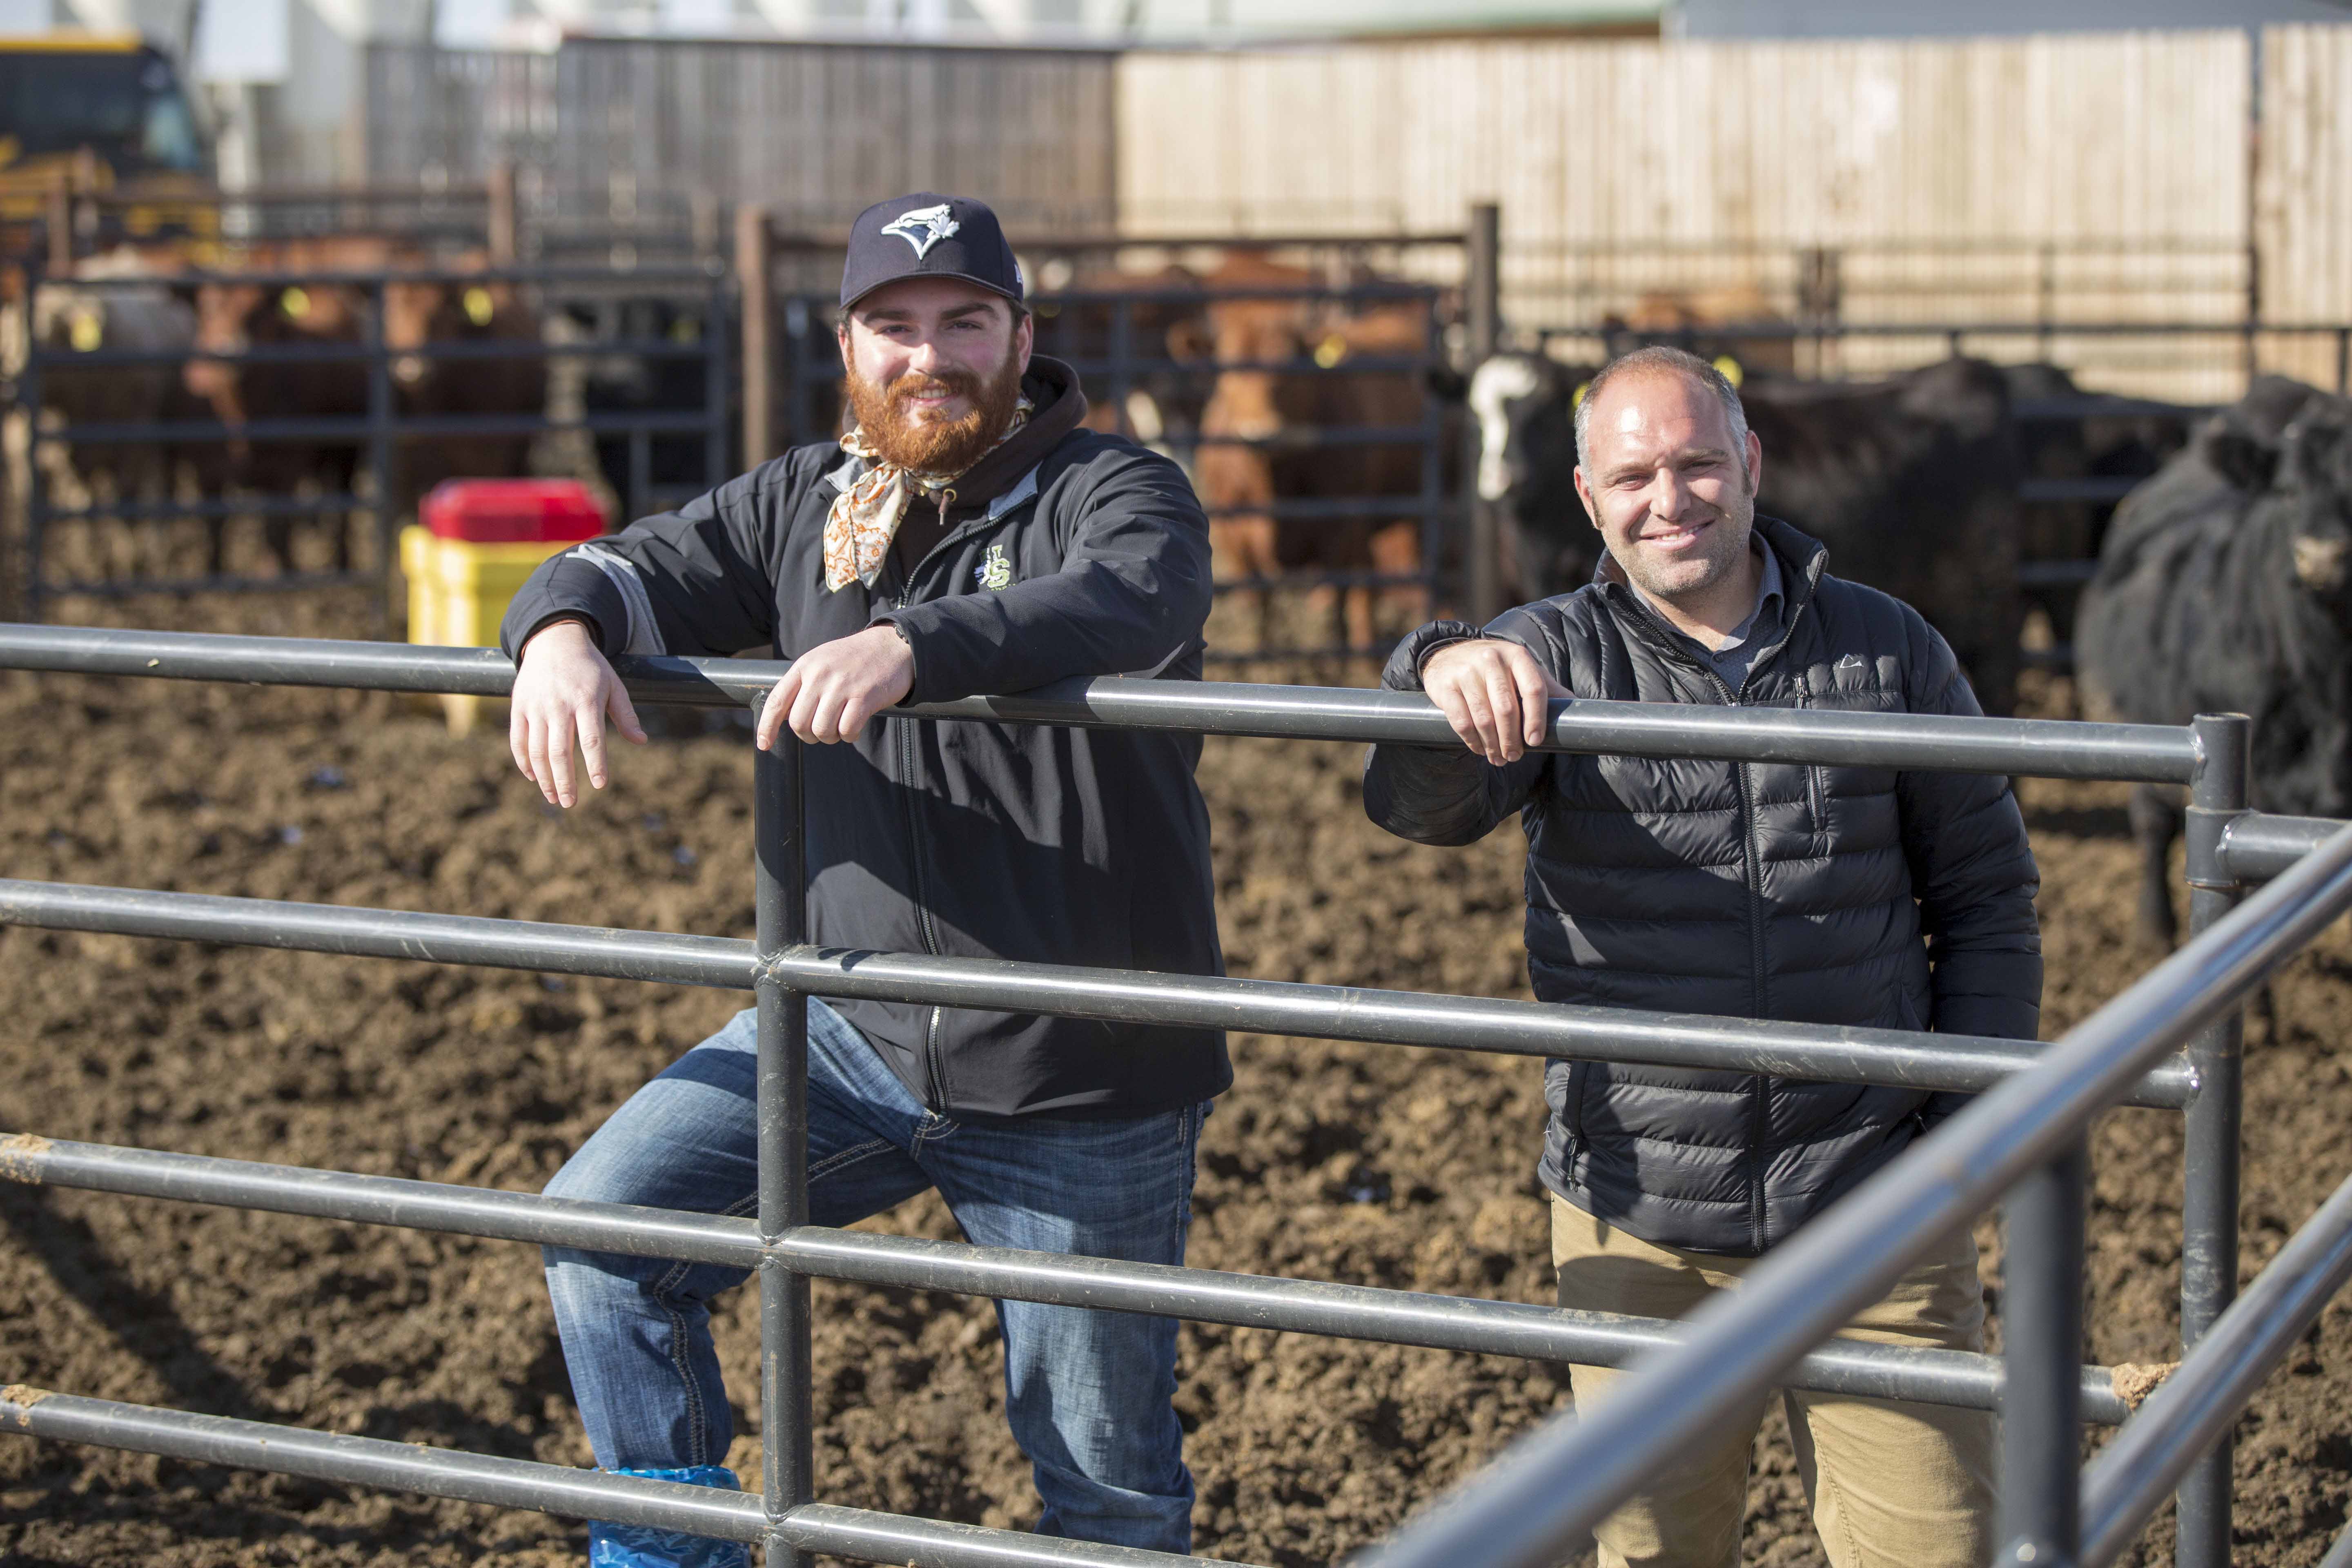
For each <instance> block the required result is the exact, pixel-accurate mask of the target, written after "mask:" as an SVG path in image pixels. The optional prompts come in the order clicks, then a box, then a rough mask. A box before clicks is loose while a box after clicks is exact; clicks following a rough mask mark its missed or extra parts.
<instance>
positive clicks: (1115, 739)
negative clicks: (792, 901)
mask: <svg viewBox="0 0 2352 1568" xmlns="http://www.w3.org/2000/svg"><path fill="white" fill-rule="evenodd" d="M1024 386H1025V388H1026V390H1027V391H1028V392H1029V394H1030V395H1031V396H1032V397H1033V398H1034V399H1036V400H1037V401H1038V402H1039V405H1040V406H1039V408H1038V410H1037V412H1036V414H1035V415H1034V416H1033V418H1032V419H1031V421H1030V423H1029V425H1028V426H1026V427H1025V428H1024V429H1023V430H1022V431H1020V432H1019V433H1018V434H1016V435H1015V436H1014V437H1013V439H1012V440H1011V441H1008V442H1007V443H1005V444H1004V445H1003V447H998V448H997V449H996V450H995V451H994V452H992V453H991V454H990V455H989V456H988V457H986V458H982V460H981V461H980V463H978V464H977V465H975V466H974V467H973V468H971V470H970V471H969V472H968V473H966V474H965V475H964V476H963V479H962V480H961V481H960V482H959V484H958V485H957V486H956V487H955V489H954V492H953V500H951V501H950V503H949V506H948V509H947V513H946V516H945V518H944V520H942V519H941V518H940V516H939V515H938V514H937V512H936V511H934V510H933V509H932V508H931V507H930V506H929V503H928V502H926V501H925V500H922V499H921V498H918V499H917V500H916V501H915V503H914V504H915V508H916V509H917V510H916V512H915V513H914V514H913V515H910V516H909V518H908V522H907V523H906V524H905V525H902V528H901V537H902V539H908V538H911V539H913V540H916V541H919V542H921V543H922V544H923V545H925V546H926V548H925V549H924V552H922V553H921V554H920V555H919V558H917V559H916V560H915V561H914V563H913V565H912V569H911V572H909V571H908V570H907V569H906V566H905V563H904V562H903V561H902V556H904V555H906V554H908V553H911V552H899V551H894V552H892V554H891V556H890V557H889V558H888V559H887V561H886V562H885V563H884V565H883V567H882V569H881V574H880V575H879V576H877V579H876V582H875V586H874V589H873V591H872V592H870V593H869V592H868V591H867V590H866V588H865V587H864V586H863V585H862V584H857V583H851V584H848V585H847V586H845V587H844V588H842V589H841V590H840V591H839V592H837V593H836V592H829V591H828V590H827V589H826V587H825V585H824V551H823V548H822V541H823V535H824V521H825V513H826V511H827V510H828V509H829V508H830V507H831V506H832V504H833V500H834V498H835V496H836V495H838V494H839V493H840V491H841V489H842V487H843V486H844V485H845V483H847V482H848V481H849V480H850V479H854V478H855V477H856V474H857V473H858V472H860V471H861V468H862V465H861V464H860V463H859V462H858V460H856V459H854V458H846V457H845V455H844V454H843V452H842V451H841V449H840V447H837V446H835V445H833V444H830V443H828V444H825V445H823V446H814V447H800V448H797V449H796V450H793V451H791V452H787V453H786V454H784V456H782V457H781V458H776V459H775V460H774V461H772V462H769V463H765V464H762V465H761V467H759V468H755V469H753V470H752V471H751V473H749V474H746V475H744V476H743V477H742V478H740V479H734V480H732V481H730V482H729V483H728V484H725V485H723V486H721V487H719V489H717V490H715V491H713V492H711V493H710V494H709V495H706V496H704V497H702V498H701V499H699V500H696V501H694V502H692V503H690V504H689V505H688V506H686V507H684V508H682V509H681V510H678V511H677V512H675V513H671V514H667V515H664V516H660V517H653V518H647V519H646V520H645V521H641V522H637V523H635V524H633V525H631V526H630V527H629V528H628V529H626V530H625V531H622V532H621V533H619V534H617V535H614V536H613V537H611V538H607V539H602V540H597V541H594V542H592V543H591V544H588V545H584V546H582V547H581V548H579V549H577V550H574V551H572V552H567V553H565V554H563V555H559V556H557V557H555V558H554V559H553V560H551V561H550V562H549V563H546V564H545V565H543V566H541V568H540V569H539V571H538V572H536V573H535V574H533V575H532V576H531V578H530V582H528V583H527V584H524V586H523V589H522V591H521V593H520V595H518V596H517V597H516V599H515V602H514V605H513V606H512V607H511V608H510V609H509V612H508V614H507V618H506V625H505V628H504V639H503V640H504V642H505V645H506V648H507V651H508V653H509V655H512V654H514V653H515V652H516V651H517V649H518V648H520V646H521V644H522V643H523V642H524V641H526V640H528V638H529V637H530V634H531V633H532V632H533V631H535V630H537V629H538V628H539V627H540V626H544V625H545V624H547V623H548V622H549V621H551V620H554V619H557V618H560V617H562V616H581V617H583V618H585V619H586V620H587V622H588V623H589V625H590V629H591V632H592V635H593V636H594V637H596V638H597V641H598V643H599V645H600V646H601V647H603V648H604V651H605V652H607V653H608V654H617V653H623V652H628V653H657V652H667V653H673V654H703V655H723V654H732V653H737V652H740V651H742V650H743V649H746V648H753V647H762V646H765V645H768V644H773V645H774V647H775V648H776V651H777V654H778V656H779V657H781V658H795V657H797V656H799V655H800V654H802V653H804V652H806V651H807V650H808V649H810V648H812V647H815V646H816V645H817V644H819V643H824V642H830V641H832V640H833V639H835V638H836V637H848V636H850V635H852V634H854V633H856V632H858V631H861V630H863V629H865V628H866V626H870V625H873V624H875V623H876V622H877V621H890V622H895V623H896V624H897V625H898V627H899V628H900V630H901V632H902V634H903V635H904V636H905V637H906V639H907V641H908V645H909V647H912V649H913V650H914V656H915V678H914V679H915V684H914V690H913V692H912V693H911V694H910V700H915V701H933V700H942V699H950V698H957V697H964V696H970V695H972V694H975V693H993V692H1006V691H1021V690H1025V689H1028V688H1030V687H1034V686H1039V685H1043V684H1044V683H1045V682H1046V681H1049V680H1055V679H1061V678H1063V677H1065V676H1074V675H1108V674H1118V673H1129V674H1143V675H1153V676H1159V677H1162V678H1165V679H1193V680H1197V679H1200V672H1201V652H1202V641H1201V628H1202V624H1203V622H1204V621H1205V620H1206V619H1207V616H1208V611H1209V597H1210V575H1209V542H1208V524H1207V521H1206V520H1205V519H1204V518H1203V517H1202V512H1201V506H1200V502H1199V501H1198V500H1196V499H1195V498H1194V497H1193V494H1192V487H1191V486H1190V485H1189V484H1188V483H1187V482H1186V481H1185V479H1184V475H1183V473H1182V471H1181V469H1179V468H1177V467H1176V466H1175V465H1174V464H1173V463H1171V462H1169V461H1168V460H1167V459H1166V458H1160V457H1158V456H1156V455H1154V454H1152V453H1150V452H1148V451H1145V450H1143V449H1142V448H1141V447H1137V446H1136V445H1135V444H1133V443H1132V442H1129V441H1126V440H1122V439H1120V438H1119V437H1115V436H1101V435H1096V434H1094V433H1092V432H1090V431H1087V430H1083V429H1080V428H1079V427H1078V420H1079V419H1080V417H1081V416H1083V414H1084V412H1085V407H1086V403H1085V398H1084V396H1083V395H1081V394H1080V392H1079V391H1078V389H1077V386H1076V380H1075V377H1073V376H1072V375H1071V374H1070V372H1069V370H1068V368H1067V367H1066V366H1064V365H1062V364H1060V363H1057V362H1055V361H1052V360H1045V359H1036V360H1033V361H1032V363H1031V366H1030V374H1029V376H1028V378H1027V380H1026V382H1025V383H1024ZM942 521H944V523H945V525H946V526H945V531H944V534H941V533H940V524H941V522H942ZM804 754H805V761H804V763H803V767H804V770H805V771H804V774H803V777H804V780H805V785H804V787H805V791H806V795H805V798H806V801H807V818H808V831H809V844H808V870H809V890H808V893H809V901H808V912H809V931H810V937H811V940H812V941H814V942H817V943H819V944H821V945H824V946H829V947H850V948H875V949H883V950H888V951H893V952H917V953H944V954H948V955H951V956H955V957H962V958H1009V959H1020V960H1024V961H1028V962H1033V963H1060V964H1098V965H1105V966H1109V967H1115V968H1120V969H1149V970H1161V971H1170V972H1175V973H1189V974H1215V973H1222V972H1223V958H1222V956H1221V955H1220V952H1219V951H1218V946H1217V927H1216V917H1215V913H1214V910H1213V903H1212V896H1213V895H1212V886H1213V885H1212V882H1211V879H1210V870H1209V821H1208V811H1207V808H1206V807H1205V806H1204V805H1202V800H1201V793H1200V790H1199V788H1198V787H1197V785H1196V784H1194V782H1193V776H1192V773H1193V766H1194V764H1195V763H1197V762H1198V760H1199V757H1200V741H1199V739H1198V737H1187V736H1180V735H1173V734H1163V733H1152V732H1147V731H1119V730H1072V729H1055V728H1049V727H1045V726H1041V725H1014V724H987V723H970V722H941V721H931V720H917V719H911V718H906V717H903V716H899V715H896V714H892V713H888V712H887V711H886V712H885V713H884V714H882V715H880V716H878V717H877V718H876V719H875V720H874V721H872V722H870V723H868V724H867V725H866V731H865V733H864V734H863V735H862V736H861V737H860V738H859V739H858V741H857V742H856V743H855V744H847V745H830V746H810V747H808V748H806V751H805V753H804ZM834 1005H835V1007H836V1008H837V1009H838V1010H839V1011H840V1012H841V1014H842V1016H845V1018H847V1019H848V1020H849V1021H850V1022H851V1023H853V1024H855V1025H856V1026H857V1027H858V1028H859V1029H860V1030H861V1031H863V1032H864V1033H865V1035H866V1037H867V1038H868V1039H869V1040H871V1041H873V1042H874V1044H875V1046H876V1047H877V1049H878V1050H879V1051H880V1053H881V1055H882V1057H883V1058H884V1059H885V1060H887V1062H888V1063H889V1064H890V1066H891V1068H892V1069H893V1070H895V1071H896V1072H897V1073H898V1076H899V1078H900V1079H903V1080H904V1081H905V1082H906V1084H907V1087H908V1089H910V1090H912V1091H913V1092H914V1093H915V1094H916V1095H917V1096H918V1097H919V1098H920V1099H921V1100H922V1102H923V1103H924V1104H925V1105H927V1106H929V1107H930V1108H931V1109H932V1110H937V1111H939V1112H940V1113H941V1114H953V1115H966V1116H971V1115H977V1116H1015V1115H1025V1114H1031V1113H1035V1112H1045V1113H1060V1114H1067V1115H1087V1116H1138V1115H1144V1114H1148V1113H1150V1112H1154V1111H1158V1110H1167V1109H1171V1108H1173V1107H1175V1106H1179V1105H1189V1104H1192V1103H1193V1102H1195V1101H1198V1100H1205V1099H1208V1098H1209V1097H1211V1096H1213V1095H1215V1094H1217V1093H1220V1092H1222V1091H1223V1089H1225V1088H1226V1087H1227V1086H1228V1085H1229V1084H1230V1083H1231V1082H1232V1077H1233V1075H1232V1069H1231V1068H1230V1067H1229V1066H1228V1064H1227V1061H1226V1058H1225V1047H1224V1037H1223V1035H1222V1034H1221V1033H1218V1032H1216V1031H1213V1030H1202V1029H1182V1028H1172V1027H1156V1026H1134V1025H1117V1024H1102V1023H1092V1022H1087V1021H1086V1020H1082V1019H1062V1018H1040V1017H1036V1016H1030V1015H1025V1014H1009V1013H989V1012H978V1011H969V1010H961V1009H946V1008H932V1007H923V1006H918V1005H912V1004H900V1003H888V1002H856V1001H845V1002H838V1003H835V1004H834Z"/></svg>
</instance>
